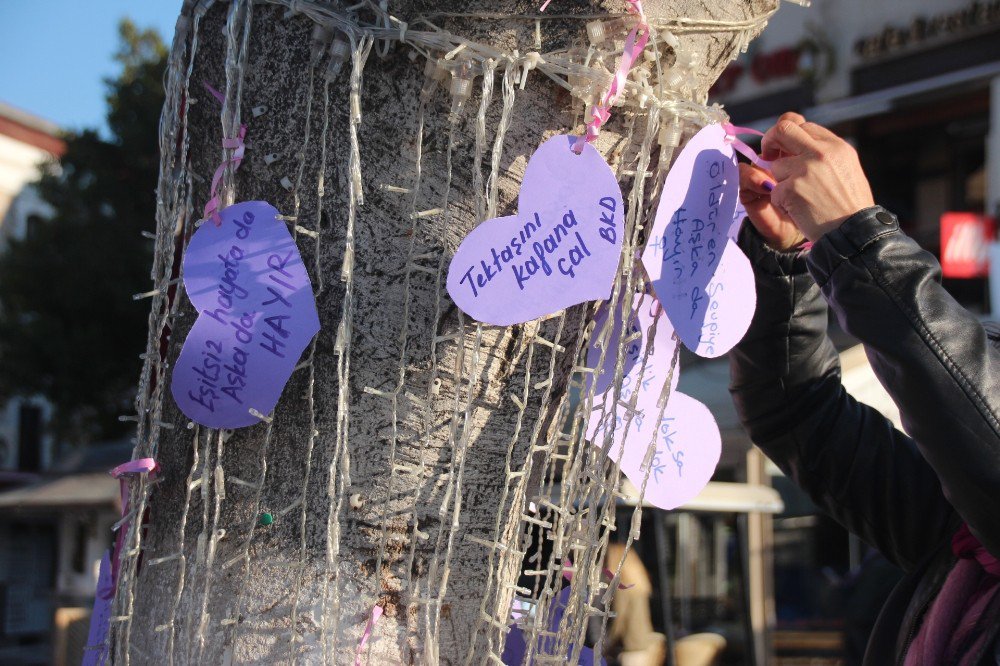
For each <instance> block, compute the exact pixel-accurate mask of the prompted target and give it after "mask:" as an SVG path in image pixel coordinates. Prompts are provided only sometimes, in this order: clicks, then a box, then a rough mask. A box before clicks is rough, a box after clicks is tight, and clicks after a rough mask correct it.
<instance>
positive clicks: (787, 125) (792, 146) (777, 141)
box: [760, 116, 817, 159]
mask: <svg viewBox="0 0 1000 666" xmlns="http://www.w3.org/2000/svg"><path fill="white" fill-rule="evenodd" d="M800 117H801V116H800ZM760 146H761V151H762V152H763V153H764V155H765V159H768V157H766V156H771V155H779V154H781V153H785V154H788V155H802V154H805V153H810V152H813V151H814V150H815V149H816V147H817V142H816V139H814V138H813V137H812V136H811V135H810V134H809V133H808V132H806V131H805V130H804V129H802V126H801V125H799V124H797V123H795V122H793V121H791V120H788V119H786V120H780V121H778V123H777V124H776V125H775V126H774V127H772V128H771V129H769V130H767V132H765V134H764V138H763V139H762V140H761V142H760Z"/></svg>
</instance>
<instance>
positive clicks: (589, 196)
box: [447, 134, 624, 326]
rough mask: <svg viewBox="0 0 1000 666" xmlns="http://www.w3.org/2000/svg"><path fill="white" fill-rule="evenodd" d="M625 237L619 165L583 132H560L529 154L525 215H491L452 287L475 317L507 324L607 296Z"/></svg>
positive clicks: (474, 236) (522, 197)
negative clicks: (614, 168)
mask: <svg viewBox="0 0 1000 666" xmlns="http://www.w3.org/2000/svg"><path fill="white" fill-rule="evenodd" d="M574 146H582V152H581V153H580V154H579V155H577V154H576V153H575V152H574V151H573V147H574ZM623 238H624V205H623V202H622V194H621V188H619V186H618V181H617V179H616V178H615V175H614V173H613V172H612V171H611V168H610V167H609V166H608V164H607V162H605V161H604V158H603V157H601V154H600V153H599V152H598V151H597V149H596V148H594V147H593V146H591V145H589V144H587V143H586V142H585V141H584V140H583V139H581V138H580V137H574V136H568V135H562V134H561V135H557V136H554V137H552V138H550V139H548V140H547V141H545V142H544V143H543V144H542V145H541V146H539V147H538V150H536V151H535V152H534V154H532V156H531V159H530V160H529V161H528V166H527V168H526V169H525V172H524V180H523V181H522V183H521V191H520V194H519V196H518V214H517V215H509V216H506V217H497V218H494V219H491V220H486V221H485V222H483V223H482V224H480V225H479V226H477V227H476V228H475V229H473V230H472V232H471V233H470V234H469V235H468V236H466V237H465V239H464V240H463V241H462V243H461V245H459V247H458V250H457V251H456V252H455V256H454V257H453V258H452V260H451V264H450V265H449V267H448V280H447V286H448V293H449V294H450V295H451V298H452V300H454V301H455V304H456V305H458V307H460V308H461V309H462V311H463V312H465V313H466V314H468V315H469V316H471V317H472V318H473V319H476V320H478V321H481V322H484V323H488V324H496V325H499V326H510V325H513V324H520V323H524V322H527V321H531V320H532V319H537V318H538V317H542V316H544V315H548V314H552V313H554V312H558V311H559V310H562V309H565V308H568V307H570V306H572V305H577V304H579V303H583V302H586V301H591V300H598V299H606V298H608V297H609V296H610V295H611V287H612V283H613V282H614V276H615V271H616V270H617V268H618V262H619V260H620V258H621V256H620V255H621V249H622V240H623Z"/></svg>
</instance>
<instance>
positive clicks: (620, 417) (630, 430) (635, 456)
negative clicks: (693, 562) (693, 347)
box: [587, 305, 722, 509]
mask: <svg viewBox="0 0 1000 666" xmlns="http://www.w3.org/2000/svg"><path fill="white" fill-rule="evenodd" d="M647 308H648V306H647V305H640V307H639V309H638V312H637V313H634V314H635V315H636V317H637V318H638V319H639V320H640V321H641V320H642V317H643V312H644V311H648V310H647ZM653 312H655V310H654V311H653ZM647 316H650V315H647ZM652 316H655V315H652ZM652 316H650V318H651V317H652ZM663 323H665V318H663V317H661V318H660V321H659V322H658V323H657V328H659V326H660V325H662V324H663ZM644 330H647V331H648V327H647V328H645V329H644ZM656 342H657V343H658V342H659V331H657V335H656ZM590 351H591V352H592V351H593V349H591V350H590ZM673 351H674V345H673V344H666V345H660V344H656V345H655V346H654V347H653V349H652V350H651V352H650V355H649V357H648V358H647V359H646V362H645V368H643V365H642V363H641V357H640V360H638V361H637V362H636V363H634V364H633V365H632V367H631V368H630V369H629V371H628V373H627V374H626V375H625V376H624V377H623V378H622V388H621V392H620V395H619V401H618V404H617V405H614V404H612V402H613V400H614V390H613V387H609V388H608V390H607V391H606V392H604V393H603V394H598V395H595V396H594V408H593V410H592V411H591V414H590V419H589V421H588V424H587V437H588V439H590V440H591V441H592V442H594V443H595V444H597V445H598V446H601V447H606V448H605V452H606V453H607V455H608V456H609V457H611V458H612V459H613V460H619V457H620V460H621V469H622V472H624V473H625V476H627V477H628V478H629V480H630V481H632V483H633V485H635V486H636V487H637V488H638V487H641V485H642V482H643V479H644V478H645V477H646V470H645V468H643V466H642V461H643V459H644V458H645V455H646V450H647V448H648V447H649V445H650V442H651V441H652V440H653V438H654V437H655V439H656V451H655V453H654V456H653V460H652V464H651V467H650V471H649V481H648V482H647V485H646V495H645V498H646V500H647V501H648V502H650V503H651V504H653V505H655V506H658V507H660V508H662V509H673V508H676V507H678V506H680V505H681V504H683V503H684V502H687V501H688V500H690V499H691V498H693V497H694V496H695V495H697V494H698V493H699V492H700V491H701V489H702V488H704V487H705V484H706V483H708V481H709V480H710V479H711V478H712V474H713V473H714V472H715V467H716V465H717V464H718V462H719V455H720V454H721V452H722V436H721V435H720V433H719V427H718V425H716V423H715V419H714V418H713V417H712V414H711V412H709V410H708V408H707V407H706V406H705V405H703V404H702V403H700V402H699V401H697V400H695V399H694V398H692V397H690V396H688V395H685V394H683V393H680V392H679V391H677V390H675V389H674V388H673V387H672V388H671V391H670V397H669V400H668V401H667V406H666V409H665V410H664V412H663V416H662V418H660V419H659V421H658V422H657V418H658V417H659V415H660V410H659V408H658V407H657V405H656V403H657V401H658V400H659V398H660V393H661V391H662V390H663V383H664V382H665V381H666V379H667V375H668V373H669V372H670V362H671V359H672V357H673ZM590 356H591V355H590V353H588V358H589V357H590ZM678 374H679V373H678V371H677V369H676V368H675V369H674V376H675V378H676V376H677V375H678ZM635 391H638V393H639V394H638V396H636V397H635V400H636V403H635V411H634V412H631V414H630V409H629V407H628V404H629V402H630V401H631V399H632V398H633V395H634V392H635ZM608 428H611V429H612V431H613V432H611V433H610V442H609V441H608V440H609V436H608V435H609V433H608V432H607V431H608Z"/></svg>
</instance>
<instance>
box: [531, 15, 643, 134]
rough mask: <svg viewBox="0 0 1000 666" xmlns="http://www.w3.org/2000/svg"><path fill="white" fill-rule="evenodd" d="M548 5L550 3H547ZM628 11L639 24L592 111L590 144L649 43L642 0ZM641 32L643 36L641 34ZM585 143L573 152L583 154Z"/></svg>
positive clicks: (589, 122)
mask: <svg viewBox="0 0 1000 666" xmlns="http://www.w3.org/2000/svg"><path fill="white" fill-rule="evenodd" d="M546 4H548V3H546ZM628 11H629V13H630V14H635V15H636V16H638V17H639V22H638V23H636V24H635V27H633V28H632V30H630V31H629V33H628V37H626V38H625V47H624V48H623V49H622V58H621V61H620V62H619V63H618V69H617V70H615V74H614V76H613V77H612V79H611V85H610V86H609V87H608V90H607V92H605V93H604V96H603V97H602V98H601V102H600V104H596V105H594V106H593V107H591V109H590V120H589V121H588V122H587V131H586V135H585V140H586V142H587V143H590V142H592V141H594V140H595V139H597V136H598V135H599V134H600V133H601V125H603V124H604V123H606V122H607V121H608V118H610V117H611V107H612V106H614V103H615V102H616V101H618V98H619V97H620V96H621V94H622V92H624V91H625V82H626V80H627V79H628V73H629V70H630V69H632V65H634V64H635V61H636V60H638V58H639V56H640V55H642V51H643V49H645V48H646V42H647V41H649V25H648V24H647V23H646V14H645V12H643V10H642V2H641V0H628ZM640 31H641V33H642V34H640ZM583 144H584V142H583V141H576V142H575V143H574V144H573V151H574V152H575V153H577V154H580V153H581V152H583Z"/></svg>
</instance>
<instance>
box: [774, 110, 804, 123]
mask: <svg viewBox="0 0 1000 666" xmlns="http://www.w3.org/2000/svg"><path fill="white" fill-rule="evenodd" d="M782 120H787V121H789V122H792V123H795V124H796V125H801V124H803V123H805V122H806V119H805V116H803V115H802V114H800V113H795V112H794V111H785V112H784V113H783V114H781V117H780V118H778V123H780V122H781V121H782ZM778 123H775V125H777V124H778Z"/></svg>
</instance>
